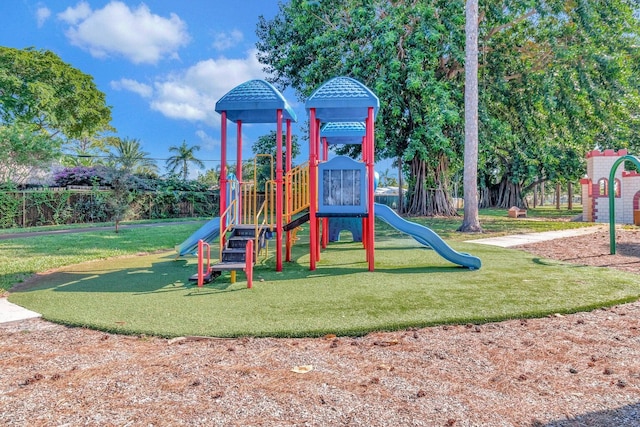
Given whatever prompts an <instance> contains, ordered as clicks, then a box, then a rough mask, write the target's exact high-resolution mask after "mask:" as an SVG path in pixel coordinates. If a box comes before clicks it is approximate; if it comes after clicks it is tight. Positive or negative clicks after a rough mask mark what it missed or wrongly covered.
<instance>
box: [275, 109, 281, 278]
mask: <svg viewBox="0 0 640 427" xmlns="http://www.w3.org/2000/svg"><path fill="white" fill-rule="evenodd" d="M276 116H277V117H276V118H277V120H276V121H277V123H278V124H277V126H278V128H277V129H276V271H282V210H283V206H282V198H283V194H282V188H283V186H282V110H281V109H278V111H277V112H276Z"/></svg>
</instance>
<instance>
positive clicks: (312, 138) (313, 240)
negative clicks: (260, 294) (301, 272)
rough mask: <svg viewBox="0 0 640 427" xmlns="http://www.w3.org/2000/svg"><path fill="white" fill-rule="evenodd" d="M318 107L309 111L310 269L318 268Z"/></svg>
mask: <svg viewBox="0 0 640 427" xmlns="http://www.w3.org/2000/svg"><path fill="white" fill-rule="evenodd" d="M316 126H317V123H316V109H315V108H312V109H311V110H310V111H309V187H310V188H309V270H311V271H313V270H315V269H316V256H317V250H316V248H317V246H318V242H317V237H318V236H317V234H316V232H317V228H318V223H317V221H316V210H317V202H318V194H317V192H318V183H317V178H318V164H317V162H318V153H317V149H318V142H317V140H316Z"/></svg>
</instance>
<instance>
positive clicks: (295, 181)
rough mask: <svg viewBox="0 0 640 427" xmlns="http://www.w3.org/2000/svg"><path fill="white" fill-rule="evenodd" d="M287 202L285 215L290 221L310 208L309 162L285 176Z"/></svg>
mask: <svg viewBox="0 0 640 427" xmlns="http://www.w3.org/2000/svg"><path fill="white" fill-rule="evenodd" d="M285 183H286V194H287V196H286V197H287V200H286V203H285V213H286V216H287V219H289V220H290V218H291V215H295V214H297V213H299V212H302V211H303V210H305V209H307V208H308V207H309V193H310V191H309V162H305V163H302V164H301V165H299V166H296V167H295V168H292V169H291V170H290V171H288V172H287V174H286V176H285Z"/></svg>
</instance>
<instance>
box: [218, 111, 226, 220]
mask: <svg viewBox="0 0 640 427" xmlns="http://www.w3.org/2000/svg"><path fill="white" fill-rule="evenodd" d="M221 116H222V118H221V123H220V129H221V131H220V132H221V136H220V216H222V214H223V212H224V211H225V210H226V209H227V112H226V111H223V112H222V113H221ZM220 219H221V220H222V225H223V226H226V225H227V222H226V221H225V220H224V218H220ZM220 229H221V230H222V229H223V228H220Z"/></svg>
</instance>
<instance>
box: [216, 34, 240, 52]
mask: <svg viewBox="0 0 640 427" xmlns="http://www.w3.org/2000/svg"><path fill="white" fill-rule="evenodd" d="M243 39H244V36H243V34H242V32H241V31H239V30H233V31H231V32H230V33H218V34H216V36H215V38H214V40H213V47H214V48H216V49H217V50H227V49H229V48H232V47H234V46H236V45H237V44H238V43H240V42H241V41H242V40H243Z"/></svg>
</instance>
